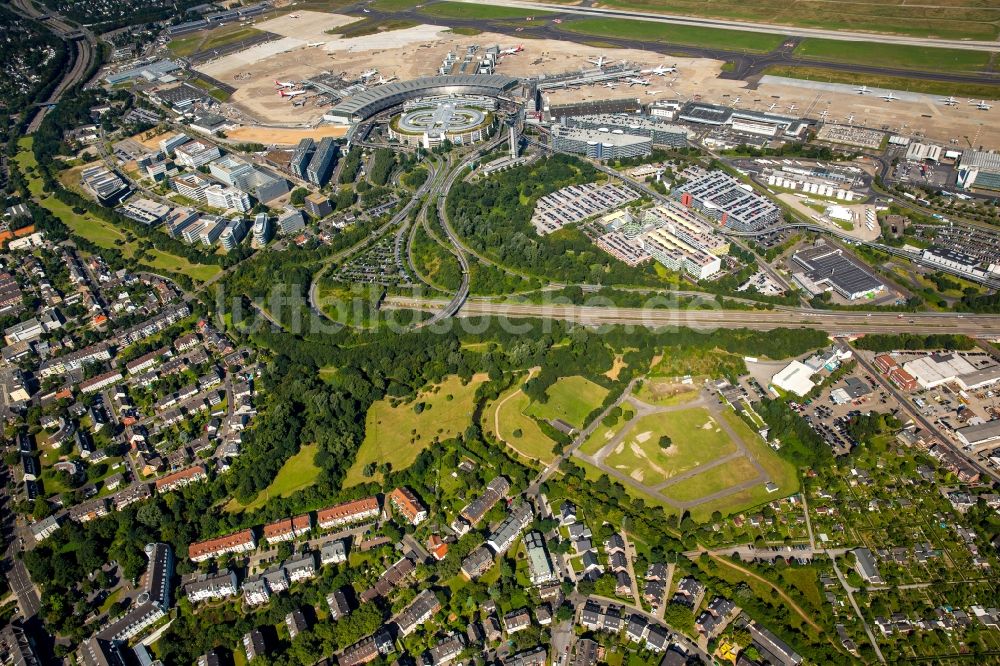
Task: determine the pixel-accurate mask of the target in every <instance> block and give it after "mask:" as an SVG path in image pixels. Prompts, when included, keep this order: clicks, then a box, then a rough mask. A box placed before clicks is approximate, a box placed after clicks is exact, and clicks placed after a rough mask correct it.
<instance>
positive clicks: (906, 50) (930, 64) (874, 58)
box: [795, 38, 990, 72]
mask: <svg viewBox="0 0 1000 666" xmlns="http://www.w3.org/2000/svg"><path fill="white" fill-rule="evenodd" d="M795 55H797V56H800V57H802V58H815V59H816V60H831V61H836V62H849V63H856V64H870V63H873V62H877V63H878V64H879V66H881V67H898V68H901V69H917V70H931V71H943V72H979V71H983V70H984V69H985V68H986V67H987V66H988V65H989V63H990V54H989V53H987V52H985V51H966V50H964V49H929V48H924V47H921V46H906V45H902V44H883V43H878V42H845V41H840V40H836V39H813V38H810V39H803V40H802V42H801V43H800V44H799V45H798V46H797V47H795Z"/></svg>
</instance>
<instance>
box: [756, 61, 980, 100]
mask: <svg viewBox="0 0 1000 666" xmlns="http://www.w3.org/2000/svg"><path fill="white" fill-rule="evenodd" d="M764 73H765V74H770V75H771V76H785V77H788V78H793V79H805V80H807V81H825V82H827V83H846V84H848V85H862V84H864V85H867V86H869V87H872V88H889V89H891V90H907V91H909V92H918V93H926V94H928V95H957V96H962V97H978V98H980V99H1000V84H998V85H991V84H988V83H950V82H947V81H929V80H925V79H908V78H904V77H900V76H881V75H869V74H858V73H855V72H841V71H837V70H833V69H824V68H822V67H786V66H784V65H775V66H772V67H768V68H766V69H765V70H764Z"/></svg>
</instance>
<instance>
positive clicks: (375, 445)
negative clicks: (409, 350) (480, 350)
mask: <svg viewBox="0 0 1000 666" xmlns="http://www.w3.org/2000/svg"><path fill="white" fill-rule="evenodd" d="M484 381H486V377H485V375H476V376H475V377H474V378H473V380H472V381H471V382H469V384H468V385H466V386H462V382H461V379H459V378H458V377H457V376H452V377H448V378H447V379H445V381H444V382H442V383H441V384H438V385H437V386H434V387H431V388H429V389H426V390H424V391H421V392H420V394H419V395H418V396H417V398H416V399H415V400H413V401H412V402H406V403H401V404H399V405H396V406H395V407H394V406H392V404H390V401H389V400H387V399H384V400H380V401H378V402H376V403H375V404H374V405H372V406H371V408H370V409H369V410H368V415H367V417H366V418H365V440H364V441H363V442H362V443H361V448H360V449H358V454H357V456H356V457H355V459H354V464H353V465H351V468H350V469H349V470H348V471H347V475H346V476H345V477H344V487H345V488H347V487H350V486H356V485H358V484H359V483H364V482H365V481H367V480H368V479H366V478H365V476H364V475H363V474H362V471H363V470H364V468H365V466H366V465H368V463H371V462H374V463H378V464H381V463H386V462H387V463H389V464H391V465H392V468H393V469H394V470H400V469H406V468H407V467H409V466H410V465H411V464H413V461H414V460H416V459H417V455H419V454H420V452H421V451H423V450H424V449H426V448H427V447H428V446H430V445H431V444H432V442H433V441H434V439H435V438H438V439H441V440H445V439H448V438H450V437H454V436H455V435H458V434H459V433H462V432H464V431H465V428H466V426H468V425H469V419H470V417H471V415H472V411H473V407H474V399H475V393H476V387H478V386H479V385H480V384H481V383H483V382H484ZM420 402H422V403H424V405H425V408H424V410H423V411H422V412H421V413H420V414H417V413H416V412H415V411H414V406H415V405H416V404H417V403H420ZM379 478H380V476H379V474H378V473H376V474H375V476H374V477H372V479H373V480H376V481H377V480H378V479H379Z"/></svg>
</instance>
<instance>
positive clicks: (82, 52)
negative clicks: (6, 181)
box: [11, 0, 97, 134]
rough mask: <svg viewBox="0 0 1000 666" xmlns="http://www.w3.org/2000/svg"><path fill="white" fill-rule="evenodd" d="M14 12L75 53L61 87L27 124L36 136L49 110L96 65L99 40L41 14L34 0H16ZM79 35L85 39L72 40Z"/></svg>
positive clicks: (62, 21)
mask: <svg viewBox="0 0 1000 666" xmlns="http://www.w3.org/2000/svg"><path fill="white" fill-rule="evenodd" d="M11 8H12V9H14V10H15V11H17V12H18V13H20V14H22V15H23V16H25V17H27V18H29V19H32V20H34V21H36V22H37V23H38V24H39V25H41V26H44V27H45V28H46V29H47V30H49V31H50V32H53V33H55V34H56V35H58V36H59V37H61V38H62V39H63V40H67V41H69V42H70V43H71V44H72V45H73V46H74V53H73V54H72V56H71V57H72V62H73V66H72V67H70V69H69V71H68V72H66V74H65V75H64V76H63V78H62V80H61V81H60V82H59V85H57V86H56V87H55V89H54V90H53V91H52V93H51V94H50V95H49V97H48V100H46V105H44V106H40V107H39V108H38V111H37V112H36V113H35V116H34V118H32V119H31V122H30V123H28V127H27V134H33V133H34V132H36V131H38V128H39V127H40V126H41V124H42V121H43V120H44V119H45V114H46V113H48V111H49V108H50V107H49V106H48V105H50V104H55V103H56V102H58V101H59V99H60V98H61V97H62V95H63V93H65V92H66V91H67V90H69V89H70V88H72V87H73V86H75V85H77V84H79V83H82V82H83V77H84V75H85V74H86V73H87V70H88V69H89V68H90V66H91V64H92V63H93V59H94V53H95V51H96V50H97V39H96V38H95V37H94V35H93V34H92V33H91V32H90V31H89V30H86V29H81V30H80V31H77V30H76V29H74V28H73V27H72V26H70V25H69V24H68V23H67V22H66V21H65V20H63V19H62V18H60V17H59V16H58V15H46V14H42V13H41V12H39V11H38V10H37V9H35V6H34V5H33V4H32V3H31V0H14V2H13V3H11ZM44 16H49V18H48V19H45V20H43V18H42V17H44ZM77 32H79V34H80V35H82V38H74V37H71V36H70V35H73V34H74V33H77Z"/></svg>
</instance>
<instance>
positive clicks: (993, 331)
mask: <svg viewBox="0 0 1000 666" xmlns="http://www.w3.org/2000/svg"><path fill="white" fill-rule="evenodd" d="M449 304H450V302H445V301H442V300H434V299H421V298H410V297H402V296H397V297H391V298H388V299H386V301H385V304H384V305H385V307H390V308H405V309H418V310H428V311H434V312H437V311H440V310H441V309H442V308H444V307H445V306H446V305H449ZM455 314H456V315H457V316H462V317H480V316H495V317H509V318H537V319H561V320H566V321H574V322H578V323H581V324H587V325H594V326H599V325H605V324H623V325H633V326H647V327H650V328H660V327H668V326H684V327H688V328H695V329H713V328H748V329H753V330H760V331H769V330H773V329H776V328H813V329H817V330H821V331H826V332H828V333H830V334H832V335H838V336H848V335H852V334H864V333H903V332H906V331H910V332H914V333H923V334H926V333H956V334H964V335H968V336H971V337H981V338H987V339H993V338H997V337H1000V318H998V317H996V316H992V315H971V314H970V315H962V314H954V313H950V312H941V313H936V312H934V313H932V312H916V313H909V314H904V315H902V317H900V315H899V314H897V313H889V312H855V311H839V310H812V309H806V308H782V309H775V310H724V309H721V308H719V309H711V310H707V309H698V308H695V309H689V310H682V309H664V308H624V307H614V306H611V307H604V306H587V305H568V304H542V305H536V304H531V303H494V302H489V301H483V300H476V299H470V300H466V301H465V303H464V304H463V305H462V307H461V308H460V309H459V310H458V311H457V312H456V313H455Z"/></svg>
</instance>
